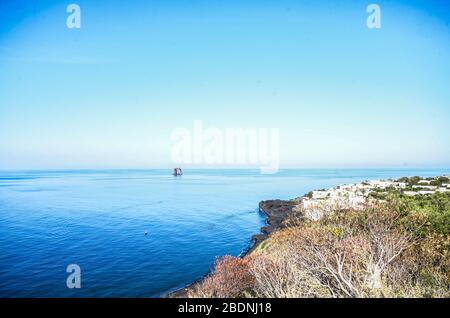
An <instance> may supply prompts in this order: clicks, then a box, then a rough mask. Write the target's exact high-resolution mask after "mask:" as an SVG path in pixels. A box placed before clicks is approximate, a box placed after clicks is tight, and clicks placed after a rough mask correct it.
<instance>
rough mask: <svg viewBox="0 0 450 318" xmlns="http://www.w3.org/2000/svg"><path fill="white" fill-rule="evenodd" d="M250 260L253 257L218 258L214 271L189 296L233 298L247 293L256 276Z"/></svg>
mask: <svg viewBox="0 0 450 318" xmlns="http://www.w3.org/2000/svg"><path fill="white" fill-rule="evenodd" d="M250 262H251V257H246V258H237V257H233V256H224V257H222V258H217V259H216V262H215V265H214V269H213V271H212V273H211V274H210V275H208V276H207V277H205V278H204V279H203V281H202V282H200V283H199V286H197V287H196V288H194V290H191V291H190V292H189V297H202V298H233V297H242V296H245V293H246V292H247V291H249V290H251V289H252V288H253V286H254V277H253V275H252V274H251V273H250Z"/></svg>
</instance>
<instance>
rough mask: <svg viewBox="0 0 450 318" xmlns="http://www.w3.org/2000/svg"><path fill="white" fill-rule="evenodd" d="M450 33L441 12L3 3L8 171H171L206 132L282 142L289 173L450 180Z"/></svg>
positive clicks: (317, 5)
mask: <svg viewBox="0 0 450 318" xmlns="http://www.w3.org/2000/svg"><path fill="white" fill-rule="evenodd" d="M70 3H77V4H78V5H79V6H80V8H81V29H68V28H67V26H66V18H67V16H68V13H66V7H67V5H68V4H70ZM370 3H377V4H379V5H380V7H381V12H382V16H381V18H382V19H381V21H382V27H381V29H368V28H367V26H366V18H367V16H368V13H366V7H367V5H368V4H370ZM449 23H450V4H449V3H448V1H432V0H420V1H419V0H404V1H400V0H399V1H377V0H371V1H361V0H346V1H338V0H335V1H331V0H330V1H317V0H296V1H284V0H273V1H263V0H259V1H248V0H239V1H237V0H236V1H233V0H228V1H212V0H207V1H206V0H205V1H198V0H191V1H185V0H183V1H181V0H164V1H163V0H161V1H123V0H122V1H119V0H116V1H114V0H107V1H106V0H96V1H86V0H71V1H51V0H41V1H31V0H29V1H22V0H14V1H8V0H2V1H0V169H35V168H43V169H46V168H55V169H59V168H74V169H76V168H153V167H172V163H171V157H170V156H171V152H170V151H171V146H172V141H171V132H172V131H173V130H174V129H175V128H177V127H186V128H191V127H192V125H193V121H194V120H196V119H199V120H202V121H203V123H204V125H205V126H211V127H218V128H226V127H242V128H246V127H261V128H272V127H273V128H279V129H280V138H281V139H280V163H281V168H284V167H399V166H400V167H401V166H408V167H416V166H420V167H427V166H430V167H431V166H432V167H438V166H441V167H442V166H446V167H449V166H450V25H449Z"/></svg>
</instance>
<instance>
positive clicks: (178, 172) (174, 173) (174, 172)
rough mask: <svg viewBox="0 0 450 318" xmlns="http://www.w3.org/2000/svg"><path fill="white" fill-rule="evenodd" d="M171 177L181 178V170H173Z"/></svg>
mask: <svg viewBox="0 0 450 318" xmlns="http://www.w3.org/2000/svg"><path fill="white" fill-rule="evenodd" d="M173 175H174V176H182V175H183V170H181V168H175V169H173Z"/></svg>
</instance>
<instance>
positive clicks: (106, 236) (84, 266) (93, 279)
mask: <svg viewBox="0 0 450 318" xmlns="http://www.w3.org/2000/svg"><path fill="white" fill-rule="evenodd" d="M170 173H171V171H169V170H89V171H14V172H11V171H10V172H0V297H157V296H160V295H162V294H165V293H167V292H169V291H172V290H174V289H177V288H180V287H182V286H184V285H186V284H188V283H190V282H192V281H194V280H195V279H197V278H199V277H201V276H203V275H204V274H205V273H207V272H208V271H209V268H210V266H211V265H212V263H213V261H214V258H215V257H216V256H219V255H226V254H230V255H239V254H240V253H242V252H243V251H245V250H246V249H247V248H248V247H249V244H250V243H251V242H250V237H251V236H252V234H255V233H258V232H259V228H260V227H261V226H263V224H264V216H263V215H261V214H260V213H259V212H258V202H259V201H261V200H265V199H275V198H279V199H290V198H294V197H297V196H299V195H302V194H304V193H306V192H308V191H310V190H313V189H318V188H327V187H331V186H335V185H338V184H343V183H351V182H358V181H363V180H367V179H382V178H393V177H400V176H409V175H421V176H431V175H441V174H449V173H450V169H437V170H436V169H435V170H431V169H427V170H407V169H401V170H391V169H390V170H375V169H369V170H348V169H346V170H283V171H280V172H279V173H278V174H275V175H261V174H259V171H256V170H187V171H185V175H184V176H182V177H173V176H172V175H171V174H170ZM145 232H147V233H148V234H147V235H145ZM69 264H78V265H79V266H80V268H81V288H80V289H68V288H67V286H66V278H67V276H68V275H69V274H67V273H66V267H67V265H69Z"/></svg>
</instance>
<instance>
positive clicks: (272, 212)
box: [163, 200, 296, 298]
mask: <svg viewBox="0 0 450 318" xmlns="http://www.w3.org/2000/svg"><path fill="white" fill-rule="evenodd" d="M295 206H296V203H295V202H294V200H266V201H261V202H259V211H260V212H261V213H263V214H264V215H265V216H266V219H265V223H266V225H265V226H263V227H262V228H261V233H260V234H255V235H253V236H252V244H251V246H250V248H249V249H248V250H247V251H246V252H245V253H243V254H242V255H241V257H245V256H246V255H248V254H249V253H251V252H252V251H254V250H255V249H256V248H257V247H258V246H259V244H261V243H262V242H263V241H264V240H265V239H267V238H268V236H269V235H270V233H272V232H273V231H275V230H277V229H280V228H282V227H284V225H283V221H284V220H286V218H287V217H288V216H289V214H291V213H292V211H293V209H294V207H295ZM208 274H209V273H208ZM208 274H206V275H205V276H204V277H202V278H199V279H197V280H196V281H194V282H193V283H191V284H189V285H187V286H185V287H183V288H180V289H178V290H175V291H173V292H170V293H168V294H167V295H164V296H163V297H167V298H187V297H188V293H189V291H190V290H194V289H195V288H197V286H198V285H199V284H200V283H201V282H202V280H203V279H204V278H205V277H206V276H207V275H208Z"/></svg>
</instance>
